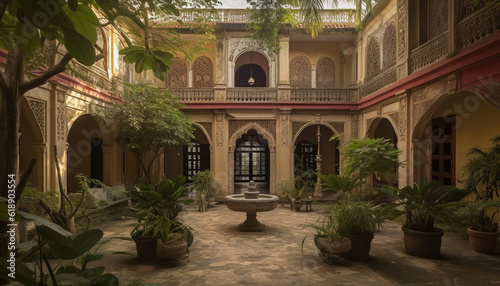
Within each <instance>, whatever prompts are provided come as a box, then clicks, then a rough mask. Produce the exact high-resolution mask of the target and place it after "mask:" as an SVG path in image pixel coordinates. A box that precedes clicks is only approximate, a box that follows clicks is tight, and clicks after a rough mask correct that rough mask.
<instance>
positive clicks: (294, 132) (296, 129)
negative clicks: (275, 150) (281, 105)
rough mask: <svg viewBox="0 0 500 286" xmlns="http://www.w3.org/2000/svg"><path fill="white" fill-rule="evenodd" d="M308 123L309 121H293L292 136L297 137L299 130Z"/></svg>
mask: <svg viewBox="0 0 500 286" xmlns="http://www.w3.org/2000/svg"><path fill="white" fill-rule="evenodd" d="M306 124H307V122H292V137H293V138H295V136H296V135H297V133H299V130H300V129H302V127H303V126H304V125H306Z"/></svg>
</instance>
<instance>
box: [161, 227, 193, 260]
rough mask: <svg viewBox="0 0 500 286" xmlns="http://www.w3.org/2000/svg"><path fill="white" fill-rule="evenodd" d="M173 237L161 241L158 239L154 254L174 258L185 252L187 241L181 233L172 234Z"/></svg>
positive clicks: (181, 255)
mask: <svg viewBox="0 0 500 286" xmlns="http://www.w3.org/2000/svg"><path fill="white" fill-rule="evenodd" d="M172 236H173V238H172V239H170V240H168V241H166V242H163V241H162V240H161V239H158V242H157V249H156V254H157V255H158V258H159V259H176V258H181V257H183V256H184V255H185V254H186V250H187V242H186V241H185V240H184V239H183V238H182V234H180V233H178V234H177V233H176V234H172Z"/></svg>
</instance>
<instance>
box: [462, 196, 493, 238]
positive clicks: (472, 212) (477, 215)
mask: <svg viewBox="0 0 500 286" xmlns="http://www.w3.org/2000/svg"><path fill="white" fill-rule="evenodd" d="M488 210H492V212H491V214H490V215H488ZM464 211H465V213H466V215H467V216H466V217H467V225H468V226H469V227H470V228H472V229H474V230H477V231H483V232H495V231H497V230H498V225H497V224H495V223H494V222H493V221H494V218H495V216H496V215H497V214H498V213H500V201H486V202H472V203H469V204H467V205H466V206H465V210H464Z"/></svg>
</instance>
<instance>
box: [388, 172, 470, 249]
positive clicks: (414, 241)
mask: <svg viewBox="0 0 500 286" xmlns="http://www.w3.org/2000/svg"><path fill="white" fill-rule="evenodd" d="M380 190H381V191H382V192H384V193H385V194H387V195H389V196H391V197H393V198H395V199H396V203H392V204H389V205H388V206H387V207H386V208H385V209H384V211H385V212H387V213H390V214H391V215H390V216H392V217H393V218H394V217H397V216H401V215H404V216H405V222H404V225H403V228H402V229H403V233H404V242H405V249H406V253H408V254H410V255H413V256H418V257H425V258H435V257H438V256H439V254H440V250H441V238H442V236H443V234H444V232H443V231H442V230H441V229H438V228H436V227H435V226H434V223H435V220H436V217H437V216H439V215H442V214H443V213H445V212H446V211H452V210H454V209H456V208H457V207H459V206H461V205H464V203H463V202H461V200H462V199H463V198H465V197H466V196H467V195H468V192H467V191H466V190H462V189H458V188H456V187H455V186H443V185H441V183H440V182H438V181H429V182H428V181H427V180H426V179H425V178H423V179H422V181H421V183H420V185H417V184H416V183H415V184H414V185H413V187H411V186H406V187H404V188H402V189H398V188H396V187H393V186H383V187H380Z"/></svg>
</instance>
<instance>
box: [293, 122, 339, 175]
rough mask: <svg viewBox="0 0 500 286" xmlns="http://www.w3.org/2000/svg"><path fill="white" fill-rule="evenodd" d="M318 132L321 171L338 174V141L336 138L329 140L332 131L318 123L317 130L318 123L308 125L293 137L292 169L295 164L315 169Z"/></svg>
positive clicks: (295, 167)
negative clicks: (293, 158)
mask: <svg viewBox="0 0 500 286" xmlns="http://www.w3.org/2000/svg"><path fill="white" fill-rule="evenodd" d="M318 131H319V133H318ZM318 134H319V138H320V142H319V143H320V144H319V146H320V147H319V148H320V150H319V154H320V155H321V158H322V163H321V167H322V173H323V174H338V173H339V165H340V164H339V163H340V154H339V150H338V147H339V142H338V140H332V141H330V138H332V136H333V135H334V132H333V131H332V130H331V129H330V128H328V127H327V126H324V125H319V130H318V125H309V126H307V127H305V128H304V129H302V130H301V131H300V133H299V134H298V136H297V137H296V139H295V142H296V143H295V146H294V147H295V152H294V157H295V160H294V161H295V163H294V169H297V166H298V165H301V166H302V167H304V168H309V169H313V170H316V155H317V154H318Z"/></svg>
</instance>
